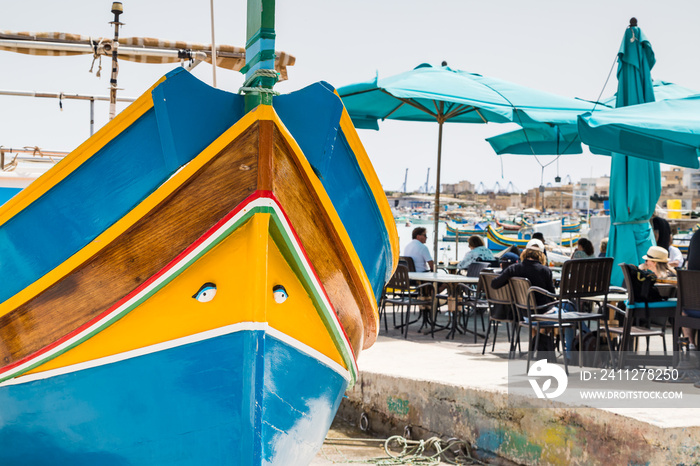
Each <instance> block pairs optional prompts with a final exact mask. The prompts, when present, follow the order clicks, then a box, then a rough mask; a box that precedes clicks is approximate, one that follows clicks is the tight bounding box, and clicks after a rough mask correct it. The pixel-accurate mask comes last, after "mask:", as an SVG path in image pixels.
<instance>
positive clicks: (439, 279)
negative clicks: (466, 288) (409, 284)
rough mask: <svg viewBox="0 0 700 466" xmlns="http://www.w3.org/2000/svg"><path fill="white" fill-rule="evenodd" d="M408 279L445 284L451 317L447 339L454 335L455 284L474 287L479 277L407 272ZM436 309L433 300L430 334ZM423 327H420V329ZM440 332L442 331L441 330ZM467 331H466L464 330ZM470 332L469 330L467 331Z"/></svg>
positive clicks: (435, 303) (455, 324)
mask: <svg viewBox="0 0 700 466" xmlns="http://www.w3.org/2000/svg"><path fill="white" fill-rule="evenodd" d="M408 278H409V279H410V280H415V281H419V282H424V283H425V282H428V283H445V284H447V310H448V311H449V312H450V315H451V316H452V318H451V329H450V332H449V333H448V337H449V336H450V335H454V332H455V330H457V319H456V317H455V310H456V307H457V292H456V290H457V286H456V285H457V284H459V283H462V284H471V285H475V284H477V283H479V277H467V276H465V275H460V274H451V273H440V272H409V273H408ZM436 307H437V300H436V299H434V300H433V306H432V310H431V313H430V317H431V319H430V320H431V333H432V332H434V328H435V326H434V322H435V314H436ZM422 328H423V327H421V329H422ZM441 330H442V329H441ZM465 330H467V329H465ZM467 331H469V332H471V331H470V330H467ZM460 332H461V330H460Z"/></svg>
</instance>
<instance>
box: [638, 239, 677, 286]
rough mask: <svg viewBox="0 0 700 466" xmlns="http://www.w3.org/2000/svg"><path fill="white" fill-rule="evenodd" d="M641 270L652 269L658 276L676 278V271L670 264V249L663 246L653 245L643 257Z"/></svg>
mask: <svg viewBox="0 0 700 466" xmlns="http://www.w3.org/2000/svg"><path fill="white" fill-rule="evenodd" d="M642 258H643V259H644V263H643V264H640V265H639V268H640V269H641V270H651V271H652V272H654V275H656V277H657V278H662V279H663V278H674V277H675V276H676V271H675V270H674V269H672V268H670V267H669V266H668V251H667V250H666V249H664V248H662V247H661V246H652V247H650V248H649V250H648V251H647V253H646V255H645V256H643V257H642Z"/></svg>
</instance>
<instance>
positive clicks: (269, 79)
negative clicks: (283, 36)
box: [241, 0, 279, 112]
mask: <svg viewBox="0 0 700 466" xmlns="http://www.w3.org/2000/svg"><path fill="white" fill-rule="evenodd" d="M247 36H248V38H247V41H246V44H245V48H246V54H245V59H246V64H245V66H244V67H243V69H242V70H241V72H243V73H245V77H246V80H245V83H244V84H243V87H242V88H241V91H242V92H244V93H245V109H246V112H249V111H251V110H252V109H254V108H255V107H257V106H258V105H261V104H262V105H272V96H273V95H274V91H273V90H272V88H273V86H274V85H275V83H276V82H277V80H278V79H279V75H278V74H277V72H276V71H275V0H248V25H247Z"/></svg>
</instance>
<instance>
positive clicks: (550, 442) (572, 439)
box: [340, 370, 700, 465]
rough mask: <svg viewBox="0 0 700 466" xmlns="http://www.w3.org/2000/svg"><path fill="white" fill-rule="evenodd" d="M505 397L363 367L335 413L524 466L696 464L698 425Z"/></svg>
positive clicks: (381, 431) (375, 427)
mask: <svg viewBox="0 0 700 466" xmlns="http://www.w3.org/2000/svg"><path fill="white" fill-rule="evenodd" d="M507 397H508V395H507V393H505V392H503V391H502V390H501V391H498V390H486V389H481V388H471V387H465V386H458V385H451V384H449V383H443V382H436V381H428V380H415V379H411V378H405V377H396V376H392V375H386V374H382V373H376V372H371V371H366V370H365V371H361V373H360V377H359V379H358V383H357V384H356V385H355V387H354V388H353V389H352V390H350V391H348V393H347V398H346V399H345V400H343V404H342V406H341V410H340V414H341V415H344V416H346V417H353V416H358V417H355V420H357V419H358V418H359V414H360V413H365V414H366V415H367V416H368V417H369V421H370V426H371V427H370V428H371V429H372V430H373V431H374V432H376V433H379V434H382V435H387V436H388V435H395V434H403V433H404V429H405V427H406V426H408V427H409V429H410V431H411V436H412V438H413V439H418V438H428V437H431V436H439V437H441V438H444V439H448V438H459V439H462V440H466V441H467V442H469V443H471V445H472V446H473V447H475V448H477V449H479V450H480V451H485V452H493V453H494V454H496V455H498V456H499V457H502V458H506V459H508V460H510V461H513V462H516V463H521V464H552V465H570V464H581V465H589V464H628V465H656V464H658V465H673V464H676V465H678V464H684V465H688V464H700V427H697V426H696V427H658V426H655V425H653V424H650V423H647V422H644V421H640V420H637V419H633V418H630V417H626V416H622V415H620V414H616V413H613V412H610V411H606V410H602V409H595V408H579V407H567V406H564V405H561V404H555V403H552V402H549V401H547V402H542V403H541V404H538V403H540V400H537V399H529V398H523V399H522V403H520V400H519V402H518V403H517V404H516V403H508V398H507ZM511 401H512V400H511ZM514 405H515V406H518V407H514ZM520 406H523V407H520Z"/></svg>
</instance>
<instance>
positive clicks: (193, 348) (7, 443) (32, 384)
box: [0, 324, 348, 466]
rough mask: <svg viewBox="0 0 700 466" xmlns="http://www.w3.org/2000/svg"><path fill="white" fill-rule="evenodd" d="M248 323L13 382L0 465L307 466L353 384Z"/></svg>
mask: <svg viewBox="0 0 700 466" xmlns="http://www.w3.org/2000/svg"><path fill="white" fill-rule="evenodd" d="M251 325H253V324H248V328H246V325H245V324H239V325H237V326H232V327H234V328H229V329H226V330H224V331H223V332H222V331H219V332H217V333H216V334H214V335H203V336H200V337H199V338H201V339H199V340H197V339H196V338H195V339H194V340H195V341H191V339H190V340H187V341H182V342H177V343H172V344H169V345H168V344H162V345H158V347H153V348H151V349H148V348H147V349H146V350H147V351H139V352H138V354H137V353H133V354H132V353H128V354H126V355H124V357H123V358H119V357H117V358H115V359H114V360H109V361H99V362H101V364H100V365H97V366H95V367H87V368H86V367H80V366H74V367H73V368H69V369H73V370H72V371H68V372H66V371H65V370H63V371H61V373H51V372H49V373H48V374H49V376H48V377H46V374H43V375H42V374H37V376H35V377H36V379H35V380H30V381H27V382H23V383H17V384H12V381H9V382H6V383H5V384H3V385H2V386H0V406H3V413H2V419H0V464H1V465H3V466H15V465H21V466H27V465H52V466H54V465H73V466H75V465H91V466H93V465H101V466H113V465H114V466H116V465H144V466H145V465H148V466H154V465H170V466H173V465H183V466H184V465H208V466H210V465H217V464H240V465H258V464H280V465H295V464H308V463H309V462H310V461H311V460H312V459H313V457H314V456H315V454H316V452H317V450H318V448H320V446H321V444H322V443H323V440H324V437H325V435H326V432H327V431H328V428H329V427H330V424H331V422H332V420H333V417H334V415H335V412H336V410H337V408H338V406H339V404H340V401H341V399H342V395H343V393H344V391H345V389H346V387H347V384H348V380H347V379H346V378H345V377H344V376H343V375H341V373H340V372H339V371H338V369H339V368H337V367H332V363H331V364H328V361H324V360H323V356H320V355H318V354H315V352H314V351H313V350H311V349H309V348H307V347H304V345H302V344H300V343H298V342H295V341H293V340H291V339H289V338H288V337H286V336H284V335H282V334H280V333H279V332H274V331H272V330H271V329H269V328H265V327H264V325H263V324H258V327H260V328H250V326H251ZM225 332H229V333H225ZM221 333H223V334H221ZM273 335H274V336H273ZM195 337H197V336H195ZM289 368H294V369H293V370H289ZM42 376H43V377H45V378H39V377H42ZM30 379H31V377H30ZM202 394H206V395H205V396H203V395H202Z"/></svg>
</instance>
